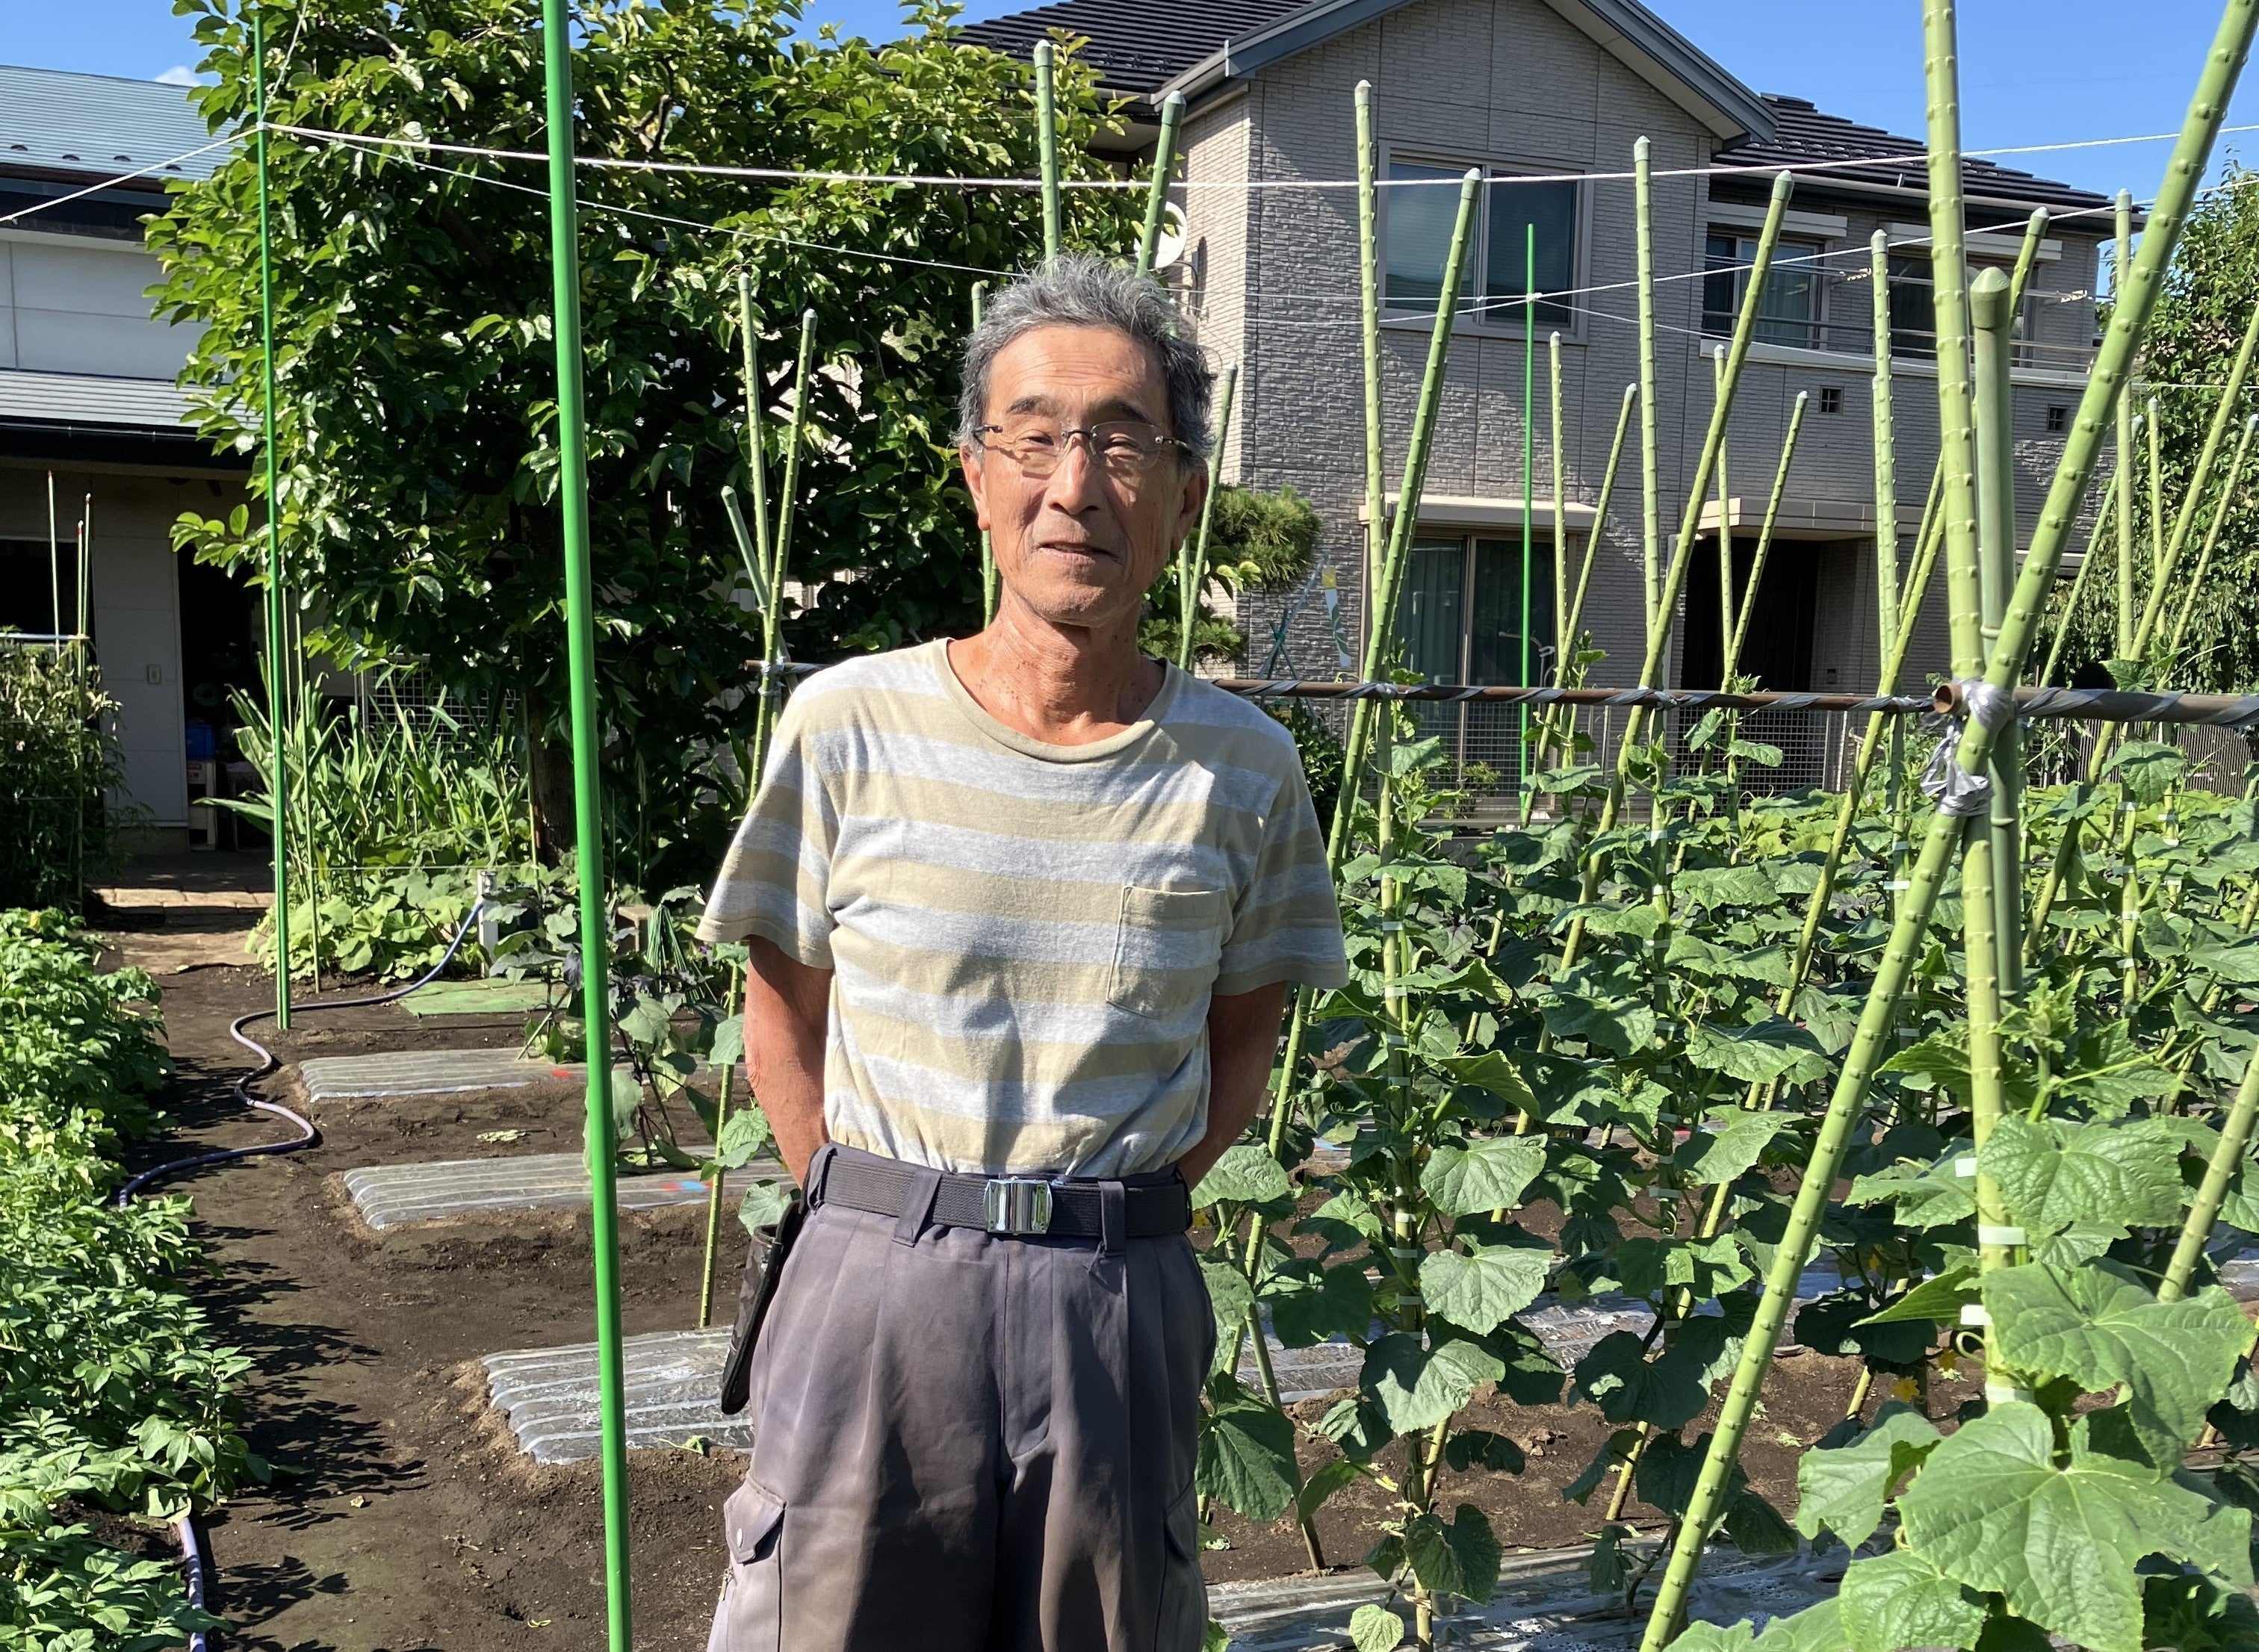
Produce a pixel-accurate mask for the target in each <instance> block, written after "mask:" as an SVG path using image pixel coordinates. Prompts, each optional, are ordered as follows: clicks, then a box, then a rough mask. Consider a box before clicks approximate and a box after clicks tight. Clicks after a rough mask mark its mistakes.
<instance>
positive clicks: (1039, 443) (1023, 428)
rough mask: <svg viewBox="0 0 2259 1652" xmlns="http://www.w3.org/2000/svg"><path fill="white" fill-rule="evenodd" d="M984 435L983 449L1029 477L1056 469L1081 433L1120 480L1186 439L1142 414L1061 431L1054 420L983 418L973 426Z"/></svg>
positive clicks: (1141, 470)
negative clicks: (1006, 421) (1004, 421)
mask: <svg viewBox="0 0 2259 1652" xmlns="http://www.w3.org/2000/svg"><path fill="white" fill-rule="evenodd" d="M973 434H974V435H975V436H979V437H981V438H987V437H989V436H992V435H993V436H994V437H996V438H998V439H996V440H994V441H988V440H986V439H984V440H983V441H982V442H981V444H980V446H981V450H982V451H983V452H990V453H1001V454H1003V455H1004V457H1005V458H1007V459H1010V460H1011V461H1012V462H1013V463H1014V464H1015V465H1017V466H1019V467H1020V474H1022V475H1023V476H1026V477H1028V478H1029V479H1030V480H1031V481H1041V480H1042V479H1043V478H1044V477H1046V476H1048V475H1050V474H1051V473H1052V472H1053V471H1055V470H1057V469H1058V467H1059V466H1060V465H1061V464H1062V463H1063V462H1064V461H1065V459H1066V450H1067V448H1068V446H1069V445H1071V444H1072V442H1073V440H1074V438H1076V437H1078V436H1080V438H1082V439H1083V444H1084V445H1085V446H1087V447H1088V448H1089V450H1090V456H1091V458H1092V459H1095V460H1096V461H1097V462H1098V464H1099V465H1100V466H1102V467H1103V468H1104V469H1105V471H1106V474H1108V475H1109V476H1112V477H1114V478H1115V479H1116V480H1117V481H1135V480H1137V478H1138V477H1140V476H1143V475H1144V474H1145V473H1146V472H1147V471H1150V470H1151V469H1152V468H1153V466H1155V465H1157V464H1158V463H1159V462H1160V459H1161V456H1162V455H1163V454H1164V453H1165V452H1168V451H1169V450H1170V449H1171V448H1178V449H1182V450H1184V451H1187V452H1189V451H1190V450H1189V449H1186V448H1185V445H1184V444H1183V443H1182V442H1180V441H1179V440H1178V439H1177V438H1175V437H1173V436H1164V435H1163V434H1162V433H1161V432H1160V431H1158V429H1156V428H1155V427H1154V426H1152V425H1151V424H1146V423H1145V421H1144V420H1143V419H1108V420H1106V421H1105V422H1104V423H1102V424H1093V425H1091V426H1089V427H1088V428H1087V429H1085V430H1073V431H1063V430H1060V429H1059V428H1058V426H1057V425H1055V424H1039V423H1037V422H1035V421H1032V420H1030V421H1029V422H1027V423H1025V424H983V425H981V426H980V428H979V429H977V430H976V431H973Z"/></svg>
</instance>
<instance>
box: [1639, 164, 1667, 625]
mask: <svg viewBox="0 0 2259 1652" xmlns="http://www.w3.org/2000/svg"><path fill="white" fill-rule="evenodd" d="M1631 173H1632V222H1633V228H1634V231H1635V251H1636V255H1637V260H1638V261H1637V279H1636V283H1635V284H1636V286H1637V288H1638V294H1639V530H1640V566H1641V571H1642V580H1643V589H1644V590H1645V592H1646V594H1647V652H1649V654H1650V655H1652V654H1653V653H1654V652H1655V644H1656V638H1657V637H1659V636H1662V635H1664V633H1665V632H1666V631H1667V630H1668V629H1669V623H1670V619H1669V616H1668V615H1666V614H1665V613H1664V609H1663V590H1662V579H1663V502H1662V501H1663V494H1662V481H1661V476H1660V474H1659V467H1660V466H1661V463H1662V453H1661V449H1660V444H1661V441H1662V438H1661V437H1660V436H1659V435H1658V434H1657V431H1656V411H1655V409H1656V401H1655V180H1654V178H1653V176H1652V175H1651V174H1650V167H1649V162H1648V141H1647V139H1645V138H1640V139H1635V140H1634V141H1633V143H1632V146H1631Z"/></svg>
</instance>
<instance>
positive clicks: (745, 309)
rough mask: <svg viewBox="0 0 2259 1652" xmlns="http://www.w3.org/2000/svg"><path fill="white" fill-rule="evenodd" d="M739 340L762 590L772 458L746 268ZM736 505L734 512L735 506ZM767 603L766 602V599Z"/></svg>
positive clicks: (756, 583) (757, 581) (757, 580)
mask: <svg viewBox="0 0 2259 1652" xmlns="http://www.w3.org/2000/svg"><path fill="white" fill-rule="evenodd" d="M738 345H739V349H740V354H741V356H742V360H741V361H740V363H739V366H738V372H739V374H740V375H741V376H742V377H743V378H744V380H745V481H746V485H747V486H748V487H749V488H752V495H753V554H754V555H755V556H756V557H757V558H758V559H759V564H760V569H761V572H760V573H758V574H756V575H755V576H754V579H753V588H754V589H755V590H757V591H759V590H766V589H767V588H769V583H768V580H767V578H766V574H767V572H768V566H769V459H768V445H767V444H766V442H765V441H764V440H763V439H762V438H761V430H762V426H763V425H764V424H766V420H765V419H764V418H763V417H762V413H761V364H760V358H759V348H760V332H759V329H758V328H756V327H755V326H754V324H753V282H752V276H751V275H749V274H746V272H745V271H744V270H742V269H741V270H739V271H738ZM732 509H733V512H734V507H733V508H732ZM749 571H750V570H749ZM763 606H764V607H766V600H765V601H764V603H763Z"/></svg>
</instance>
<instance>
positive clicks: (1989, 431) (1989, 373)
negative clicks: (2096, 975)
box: [1969, 269, 2024, 1004]
mask: <svg viewBox="0 0 2259 1652" xmlns="http://www.w3.org/2000/svg"><path fill="white" fill-rule="evenodd" d="M2008 298H2009V284H2008V278H2007V277H2006V276H2005V275H2003V274H2001V273H2000V272H1999V270H1997V269H1988V270H1985V272H1983V273H1982V274H1979V275H1978V277H1977V279H1976V281H1974V282H1972V283H1971V284H1970V288H1969V305H1970V320H1971V321H1973V322H1974V323H1975V324H1976V329H1977V333H1976V345H1977V350H1976V356H1977V378H1976V420H1977V479H1978V482H1977V558H1978V600H1979V602H1980V603H1981V604H1982V607H1981V610H1980V612H1979V615H1978V618H1979V621H1980V631H1981V635H1982V637H1983V642H1984V648H1985V659H1986V661H1987V663H1989V662H1990V661H1991V659H1992V653H1993V651H1994V649H1995V647H1996V646H1997V645H1998V643H1999V636H2000V617H2001V615H2002V614H2003V612H2004V611H2005V610H2006V607H2007V602H2008V587H2010V586H2012V585H2013V584H2014V583H2015V580H2016V446H2015V444H2016V404H2015V389H2014V387H2013V383H2012V381H2011V375H2010V370H2009V369H2010V364H2011V361H2012V360H2013V352H2014V349H2015V343H2014V335H2015V311H2014V310H2013V309H2012V308H2011V307H2010V305H2009V302H2008ZM2023 782H2024V744H2023V739H2022V737H2021V735H2020V732H2019V731H2018V730H2017V728H2016V726H2015V724H2013V723H2010V724H2009V725H2008V726H2007V727H2006V728H2005V729H2003V730H2000V738H1999V743H1998V744H1996V745H1995V746H1994V747H1993V753H1992V808H1991V809H1990V810H1989V811H1988V812H1987V815H1986V817H1985V825H1986V830H1988V832H1989V833H1990V835H1991V837H1992V871H1993V877H1992V911H1993V922H1992V933H1993V935H1994V936H1995V937H1996V938H1997V941H1998V945H1999V979H2000V986H1999V992H2000V1001H2001V1002H2002V1003H2003V1004H2013V1003H2014V1002H2015V1001H2016V1000H2018V999H2019V998H2020V997H2022V995H2023V979H2022V977H2023V965H2022V959H2023V896H2024V878H2023V842H2024V830H2023V820H2022V807H2023Z"/></svg>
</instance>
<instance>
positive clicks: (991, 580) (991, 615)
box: [973, 281, 997, 625]
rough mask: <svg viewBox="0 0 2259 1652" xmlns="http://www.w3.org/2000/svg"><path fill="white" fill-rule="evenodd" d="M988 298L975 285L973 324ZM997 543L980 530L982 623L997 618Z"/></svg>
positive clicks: (983, 287) (979, 284)
mask: <svg viewBox="0 0 2259 1652" xmlns="http://www.w3.org/2000/svg"><path fill="white" fill-rule="evenodd" d="M987 296H988V283H987V281H975V282H973V326H974V327H976V328H978V327H979V326H980V312H981V310H982V309H983V308H984V307H985V303H986V301H987ZM996 592H997V583H996V541H995V540H994V538H992V537H991V536H990V534H989V532H988V530H987V529H986V528H983V529H982V530H980V623H982V624H983V625H987V624H988V623H990V622H992V621H993V620H994V619H995V617H996Z"/></svg>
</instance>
